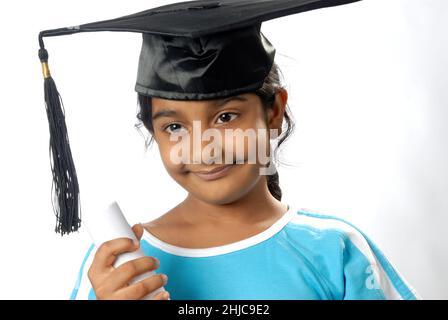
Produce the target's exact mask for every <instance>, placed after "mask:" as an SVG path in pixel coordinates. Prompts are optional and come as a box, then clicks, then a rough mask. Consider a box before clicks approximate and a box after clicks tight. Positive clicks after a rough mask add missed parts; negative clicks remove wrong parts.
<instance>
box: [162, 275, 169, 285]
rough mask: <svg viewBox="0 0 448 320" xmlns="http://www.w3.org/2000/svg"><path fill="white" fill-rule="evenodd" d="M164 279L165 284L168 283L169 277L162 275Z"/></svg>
mask: <svg viewBox="0 0 448 320" xmlns="http://www.w3.org/2000/svg"><path fill="white" fill-rule="evenodd" d="M162 279H163V282H164V283H165V284H166V283H167V282H168V276H167V275H166V274H162Z"/></svg>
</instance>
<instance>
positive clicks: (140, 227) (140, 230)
mask: <svg viewBox="0 0 448 320" xmlns="http://www.w3.org/2000/svg"><path fill="white" fill-rule="evenodd" d="M132 231H134V234H135V236H136V237H137V239H138V240H140V239H141V237H142V235H143V225H142V224H141V223H137V224H134V225H133V226H132Z"/></svg>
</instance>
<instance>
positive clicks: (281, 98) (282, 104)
mask: <svg viewBox="0 0 448 320" xmlns="http://www.w3.org/2000/svg"><path fill="white" fill-rule="evenodd" d="M287 101H288V91H286V89H284V88H279V89H277V92H276V94H275V100H274V104H273V105H272V108H270V109H269V110H268V125H269V129H277V130H278V135H277V136H280V135H281V134H282V123H283V117H284V114H285V108H286V103H287Z"/></svg>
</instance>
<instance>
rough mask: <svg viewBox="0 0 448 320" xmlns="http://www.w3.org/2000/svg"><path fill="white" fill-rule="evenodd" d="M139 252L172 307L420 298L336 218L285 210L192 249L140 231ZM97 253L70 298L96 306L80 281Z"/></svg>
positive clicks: (357, 232) (369, 243) (85, 283)
mask: <svg viewBox="0 0 448 320" xmlns="http://www.w3.org/2000/svg"><path fill="white" fill-rule="evenodd" d="M141 248H142V249H143V251H144V252H145V254H146V255H148V256H154V257H156V258H157V259H159V260H160V268H159V269H157V271H156V272H157V273H164V274H166V275H167V276H168V283H167V285H165V289H166V290H167V291H168V292H169V293H170V298H171V299H172V300H177V299H187V300H190V299H191V300H208V299H285V300H286V299H294V300H296V299H307V300H309V299H337V300H339V299H349V300H351V299H371V300H372V299H406V300H411V299H421V297H420V296H419V295H418V294H417V292H416V291H415V290H414V289H413V288H412V287H411V286H410V285H409V284H408V283H407V282H406V280H405V279H404V278H403V277H402V276H401V275H400V274H399V273H398V272H397V270H396V268H394V267H393V266H392V264H391V263H390V262H389V261H388V259H387V258H386V257H385V256H384V254H383V253H382V252H381V251H380V250H379V249H378V248H377V246H376V245H375V244H374V243H373V242H372V241H371V240H370V239H369V238H368V237H367V236H366V235H365V234H363V233H362V232H361V231H360V230H359V229H357V228H356V227H355V226H353V225H352V224H350V223H349V222H347V221H345V220H342V219H340V218H337V217H334V216H328V215H322V214H318V213H316V212H311V211H310V210H307V209H294V207H291V206H289V209H288V211H287V212H286V213H285V214H284V215H283V216H282V217H281V218H280V219H279V220H277V221H276V222H275V223H274V224H273V225H271V226H270V227H269V228H268V229H266V230H265V231H263V232H261V233H259V234H256V235H255V236H252V237H249V238H246V239H244V240H241V241H238V242H234V243H231V244H227V245H223V246H218V247H211V248H203V249H192V248H182V247H178V246H173V245H170V244H168V243H166V242H163V241H161V240H160V239H158V238H156V237H155V236H153V235H152V234H151V233H149V232H148V231H146V230H145V231H144V234H143V236H142V239H141ZM95 250H96V247H94V246H93V245H91V247H90V248H89V250H88V252H87V254H86V256H85V258H84V261H83V262H82V265H81V268H80V271H79V275H78V279H77V282H76V285H75V288H74V289H73V292H72V295H71V299H95V298H96V297H95V293H94V291H93V289H92V286H91V284H90V282H89V279H88V277H87V271H88V269H89V266H90V264H91V262H92V260H93V256H94V253H95Z"/></svg>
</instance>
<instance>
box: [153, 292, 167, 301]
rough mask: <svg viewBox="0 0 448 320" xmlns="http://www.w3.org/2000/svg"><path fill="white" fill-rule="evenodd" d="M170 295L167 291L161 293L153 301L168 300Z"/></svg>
mask: <svg viewBox="0 0 448 320" xmlns="http://www.w3.org/2000/svg"><path fill="white" fill-rule="evenodd" d="M169 298H170V293H169V292H168V291H162V292H159V293H158V294H156V296H155V297H154V298H153V300H169Z"/></svg>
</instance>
